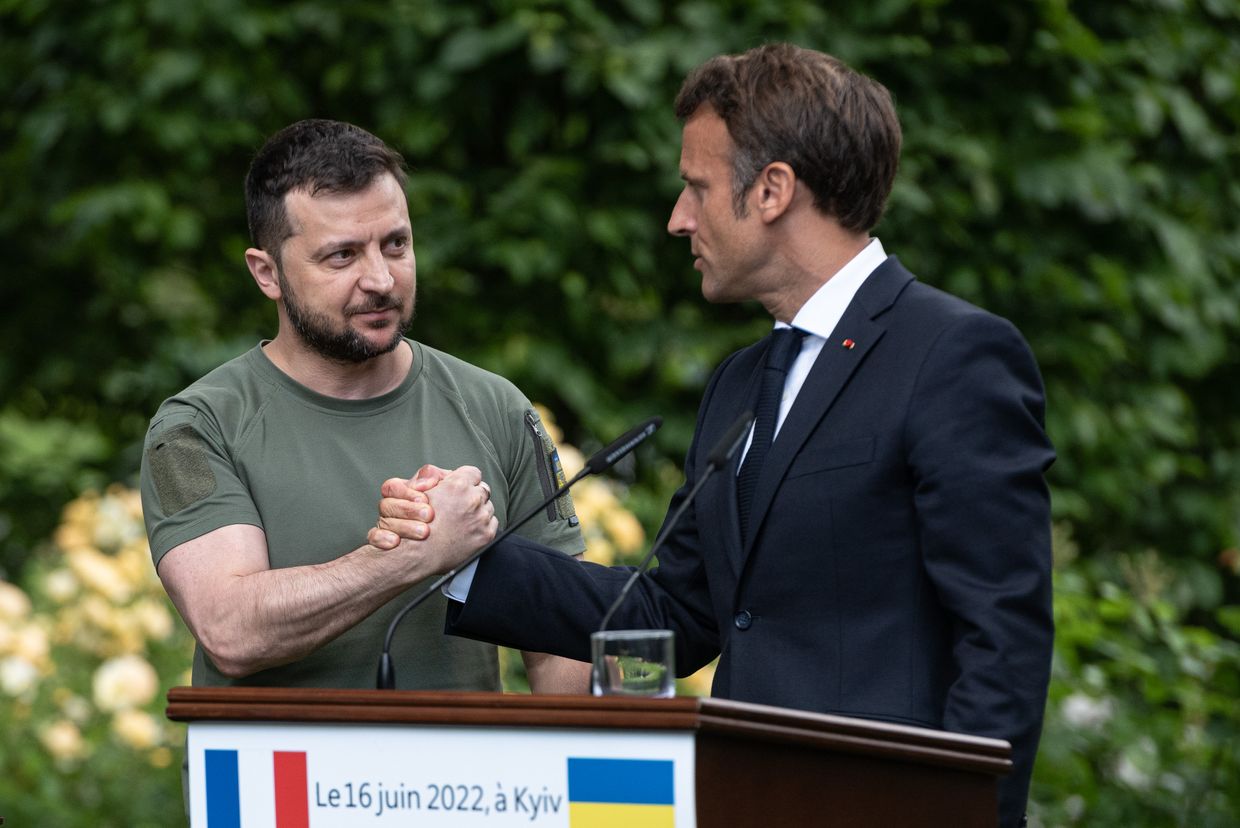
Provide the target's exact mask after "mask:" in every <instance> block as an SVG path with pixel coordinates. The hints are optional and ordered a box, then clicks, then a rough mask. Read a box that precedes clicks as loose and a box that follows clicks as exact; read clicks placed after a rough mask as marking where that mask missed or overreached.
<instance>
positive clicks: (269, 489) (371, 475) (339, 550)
mask: <svg viewBox="0 0 1240 828" xmlns="http://www.w3.org/2000/svg"><path fill="white" fill-rule="evenodd" d="M407 341H408V342H409V345H410V347H411V348H412V349H413V355H414V358H413V367H412V368H411V369H410V371H409V375H408V376H407V377H406V378H405V380H404V382H402V383H401V385H400V386H399V387H398V388H396V389H394V390H393V391H391V392H389V393H387V394H384V395H382V396H380V397H375V398H373V399H367V400H342V399H337V398H334V397H326V396H323V395H322V394H318V393H316V392H314V391H311V390H310V389H308V388H306V387H305V386H302V385H300V384H299V383H297V382H295V381H293V380H292V379H290V378H289V377H288V376H287V375H285V374H284V373H283V372H282V371H280V370H279V369H277V368H276V367H275V366H274V365H273V364H272V363H271V361H270V360H269V359H268V358H267V356H266V355H265V354H264V353H263V349H262V346H261V345H259V346H255V347H254V348H253V349H252V350H250V351H248V352H247V353H245V354H243V355H241V356H239V357H237V358H236V359H234V360H231V361H230V362H227V363H225V364H224V365H222V366H220V367H219V368H217V369H215V370H214V371H212V372H211V373H209V374H207V375H206V376H205V377H203V378H202V379H200V380H199V381H198V382H196V383H194V384H193V385H191V386H189V387H188V388H186V389H185V390H184V391H182V392H181V393H180V394H177V395H176V396H174V397H172V398H170V399H168V400H167V401H165V402H164V404H163V405H162V406H160V408H159V411H158V412H157V413H156V414H155V417H154V418H153V419H152V421H151V426H150V428H149V430H148V432H147V437H146V446H145V450H144V452H143V459H142V476H141V491H142V507H143V513H144V516H145V520H146V528H147V534H148V536H149V537H150V544H151V556H152V558H153V559H154V562H155V565H156V566H158V565H159V561H160V559H161V558H162V557H163V556H164V554H165V553H167V552H168V550H170V549H172V548H174V547H176V546H178V545H179V544H182V543H185V542H186V541H189V540H192V539H194V538H197V537H199V536H201V535H204V534H206V533H208V532H211V531H212V530H215V529H219V528H220V527H223V526H228V525H233V524H250V525H253V526H258V527H260V528H261V529H262V530H263V531H264V533H265V534H266V540H267V550H268V557H269V560H270V563H271V567H272V569H280V568H284V567H293V566H304V565H308V564H319V563H324V562H326V561H330V560H333V559H334V558H338V557H340V556H341V555H344V554H346V553H348V552H351V551H352V550H354V549H356V548H357V547H359V546H361V545H363V544H364V543H365V542H366V532H367V530H369V529H370V528H371V527H372V526H374V524H375V520H376V518H377V516H378V502H379V497H380V494H379V485H380V484H381V483H382V482H383V481H384V480H386V479H387V478H390V477H411V476H412V475H413V474H414V472H416V471H417V469H418V468H419V467H420V466H422V465H423V464H424V463H433V464H435V465H437V466H441V467H443V468H447V469H453V468H456V467H458V466H462V465H473V466H477V467H478V468H480V469H481V470H482V477H483V479H484V480H486V481H487V482H488V483H489V484H490V486H491V500H492V502H493V503H494V504H495V514H496V517H497V518H498V519H499V523H500V526H501V528H502V527H503V526H504V525H505V524H506V523H507V521H508V519H509V518H510V517H511V518H513V519H515V518H517V517H520V516H521V515H524V514H526V513H527V512H529V511H530V510H531V509H533V508H534V507H535V506H537V505H538V503H539V502H540V501H541V500H543V499H544V498H545V496H546V495H549V494H550V493H551V492H552V491H554V486H555V484H556V481H557V477H558V478H561V479H562V474H561V473H560V470H559V460H558V458H557V457H556V455H555V448H554V445H553V444H552V443H551V441H550V439H548V437H547V435H546V432H545V430H544V429H543V426H542V422H541V421H540V420H539V418H538V415H537V413H536V412H535V411H534V409H533V407H532V406H531V405H530V403H529V401H528V400H526V399H525V397H524V396H523V395H522V394H521V392H520V391H518V390H517V389H516V387H515V386H513V385H512V383H510V382H508V381H507V380H505V379H503V378H501V377H499V376H496V375H495V374H492V373H489V372H487V371H484V370H482V369H480V368H477V367H475V366H473V365H470V364H468V363H466V362H463V361H461V360H459V359H456V358H455V357H452V356H449V355H448V354H445V353H443V352H441V351H436V350H435V349H433V348H428V347H426V346H425V345H422V344H420V343H418V342H414V341H412V340H407ZM431 531H432V532H433V531H434V525H433V523H432V527H431ZM519 532H520V534H522V535H524V536H526V537H528V538H531V539H533V540H537V541H539V542H541V543H544V544H547V545H548V546H552V547H555V548H557V549H560V550H563V551H564V552H566V553H569V554H576V553H578V552H581V551H582V550H583V549H584V543H583V541H582V538H581V533H580V531H579V530H578V528H577V518H576V516H575V515H574V514H573V511H572V503H571V501H570V500H568V498H567V496H564V497H563V498H561V499H560V501H557V503H556V504H555V505H554V506H552V507H550V508H548V509H546V510H543V511H541V512H539V514H538V515H536V516H535V517H534V518H533V519H531V520H530V521H529V522H528V523H526V524H525V526H524V527H523V528H522V529H520V530H519ZM424 587H425V584H419V585H415V586H414V587H412V588H410V589H409V590H407V591H406V592H405V593H404V594H402V595H400V596H398V597H397V598H395V599H393V600H392V601H390V602H389V603H388V604H386V605H385V606H383V607H381V608H380V609H379V610H377V611H376V612H374V613H372V614H371V615H370V616H369V617H368V618H366V619H365V620H363V621H362V622H361V623H359V624H357V625H356V626H355V627H353V628H352V629H350V630H348V631H347V632H345V633H344V634H343V635H341V636H340V637H339V638H337V639H335V640H334V641H332V642H330V643H328V644H327V645H325V646H324V647H322V648H321V649H319V650H317V651H316V652H314V653H312V654H311V655H309V656H307V657H305V658H303V659H301V660H300V661H296V662H293V663H291V664H285V665H283V666H280V667H273V668H271V669H268V670H264V671H262V672H259V673H256V674H254V675H251V676H248V677H246V678H244V679H241V680H233V679H229V678H228V677H226V676H224V675H223V674H221V673H220V672H219V671H218V670H216V668H215V666H214V665H213V664H212V663H211V661H210V659H209V658H207V657H206V655H205V653H203V651H202V648H201V647H198V648H196V650H195V653H194V668H193V683H194V684H195V685H196V686H200V685H205V686H217V685H226V684H246V685H263V686H281V687H373V686H374V682H375V674H376V669H377V665H378V660H379V654H380V651H381V649H382V642H383V636H384V634H385V632H386V630H387V626H388V623H389V621H390V620H391V619H392V617H393V616H394V615H395V614H396V613H397V612H398V611H399V610H400V609H401V607H403V606H404V605H405V604H406V603H407V602H408V601H409V599H410V598H411V597H412V596H413V595H415V594H417V593H418V592H420V591H421V589H423V588H424ZM445 600H446V599H444V597H443V596H442V595H438V594H437V595H435V596H433V597H432V598H431V599H430V600H428V601H426V602H425V603H424V604H422V605H421V606H420V607H418V609H416V610H414V611H413V612H412V613H410V614H409V615H408V616H407V617H406V618H405V619H404V621H403V622H401V625H400V627H398V629H397V632H396V635H395V638H394V640H393V644H392V656H393V660H394V664H395V666H396V675H397V681H398V685H399V686H400V687H401V688H402V689H444V690H498V689H499V686H500V685H499V668H498V659H497V653H496V649H495V647H493V646H491V645H488V644H482V643H480V642H477V641H471V640H467V639H463V638H456V637H453V636H447V635H444V633H443V618H444V609H445V606H444V604H445ZM513 622H514V623H520V619H513Z"/></svg>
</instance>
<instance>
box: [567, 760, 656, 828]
mask: <svg viewBox="0 0 1240 828" xmlns="http://www.w3.org/2000/svg"><path fill="white" fill-rule="evenodd" d="M674 768H675V763H674V762H672V761H671V760H670V759H666V760H664V759H591V758H580V757H571V756H570V757H569V759H568V815H569V821H568V824H569V825H570V826H571V828H621V827H622V826H625V827H626V828H627V826H633V825H642V826H650V827H651V828H673V826H675V824H676V821H675V804H676V802H675V785H674V777H675V774H674Z"/></svg>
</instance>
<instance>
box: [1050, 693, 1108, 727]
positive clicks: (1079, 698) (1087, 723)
mask: <svg viewBox="0 0 1240 828" xmlns="http://www.w3.org/2000/svg"><path fill="white" fill-rule="evenodd" d="M1060 712H1061V713H1062V714H1063V719H1064V721H1065V722H1067V723H1068V724H1069V725H1071V726H1072V727H1075V728H1081V729H1084V730H1099V729H1101V727H1102V726H1103V725H1105V724H1106V723H1107V722H1108V721H1110V720H1111V716H1112V715H1113V714H1114V713H1115V705H1114V704H1112V702H1111V700H1110V699H1097V698H1094V697H1093V696H1088V695H1086V694H1084V693H1073V694H1072V695H1071V696H1068V697H1067V698H1066V699H1064V700H1063V704H1062V705H1061V706H1060Z"/></svg>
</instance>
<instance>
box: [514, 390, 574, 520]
mask: <svg viewBox="0 0 1240 828" xmlns="http://www.w3.org/2000/svg"><path fill="white" fill-rule="evenodd" d="M525 425H526V428H527V429H529V432H530V436H531V438H532V439H533V443H534V452H535V454H536V455H537V457H538V479H539V481H540V482H541V483H542V487H543V494H544V496H545V497H550V496H551V493H552V492H554V491H555V490H556V489H558V488H560V487H561V486H563V485H564V484H565V483H567V482H568V480H567V478H566V477H565V476H564V467H563V466H562V465H561V464H560V452H559V450H557V449H556V447H555V443H554V442H553V441H552V439H551V437H550V435H548V434H547V429H546V428H544V427H543V424H542V418H540V417H539V416H538V412H537V411H535V410H533V409H529V410H528V411H526V412H525ZM557 519H559V520H567V521H568V524H569V525H570V526H576V525H577V522H578V521H577V510H576V509H575V508H574V507H573V498H572V495H570V494H569V493H568V492H565V493H564V494H562V495H560V496H559V497H558V498H556V500H555V502H554V503H552V504H550V505H548V506H547V520H548V521H553V520H557Z"/></svg>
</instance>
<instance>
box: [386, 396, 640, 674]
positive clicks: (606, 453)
mask: <svg viewBox="0 0 1240 828" xmlns="http://www.w3.org/2000/svg"><path fill="white" fill-rule="evenodd" d="M661 425H663V418H662V417H651V418H650V419H649V420H646V422H644V423H642V424H641V425H639V426H637V427H635V428H632V429H629V430H628V431H626V432H625V433H624V434H621V435H620V436H619V437H617V438H616V439H615V440H613V441H612V442H611V443H610V444H608V445H607V446H605V447H603V448H602V449H599V450H598V451H596V452H595V453H594V454H593V455H591V457H590V459H589V460H587V461H586V462H585V465H584V466H583V467H582V469H581V471H579V472H578V473H577V474H576V476H574V477H573V479H572V480H570V481H568V482H567V483H565V484H564V485H563V486H560V487H559V488H558V489H556V490H555V491H554V492H552V493H551V495H550V496H549V497H548V498H547V499H546V500H544V501H543V502H542V503H540V504H538V506H536V507H535V508H533V509H531V510H530V511H529V512H528V513H527V514H524V515H522V516H521V517H520V519H518V520H516V521H514V522H513V523H510V524H508V526H507V527H505V528H504V531H503V532H500V534H499V535H498V536H496V537H495V539H493V540H492V541H491V542H490V543H488V544H487V545H485V546H483V547H482V548H481V549H479V550H478V551H476V552H474V553H473V554H472V555H470V556H469V557H468V558H466V559H465V560H463V561H461V562H460V563H459V564H457V565H456V566H455V567H453V568H452V569H451V570H449V571H448V572H446V573H444V574H443V575H441V576H440V577H439V578H438V579H436V581H435V582H434V583H433V584H431V585H430V586H429V587H427V588H426V590H425V591H423V592H422V593H421V594H419V595H417V596H415V597H414V598H413V600H412V601H410V602H409V603H408V604H406V605H405V607H404V609H402V610H401V611H400V612H398V613H396V616H395V617H394V618H393V619H392V623H390V624H388V628H387V635H385V636H384V638H383V654H382V655H380V656H379V675H378V678H377V679H376V681H375V686H376V687H378V688H379V689H380V690H392V689H395V687H396V667H395V665H394V664H393V663H392V636H393V635H395V633H396V627H397V626H398V625H399V624H400V622H401V621H402V620H403V619H404V617H405V616H406V615H408V614H409V613H410V612H411V611H412V610H413V609H415V608H416V607H417V606H419V605H420V604H421V603H422V602H423V601H425V600H426V599H427V598H429V597H431V596H432V595H434V594H435V592H436V591H437V590H438V589H439V588H440V587H442V586H443V585H444V584H446V583H448V581H450V580H452V579H453V578H455V577H456V576H457V574H458V573H459V572H460V571H461V570H462V569H464V568H465V567H467V566H469V565H470V564H471V563H473V562H474V561H476V560H478V559H479V558H481V557H482V556H483V555H484V554H486V553H487V552H489V551H490V550H491V548H492V547H493V546H495V545H496V544H498V543H499V542H500V541H502V540H504V539H505V538H507V537H508V536H509V535H511V534H512V533H513V532H515V531H516V530H517V529H519V528H521V527H522V526H523V525H525V524H526V523H528V522H529V520H530V519H531V518H533V517H534V515H536V514H538V513H539V512H541V511H543V510H544V509H546V508H547V507H548V506H550V505H551V504H552V503H553V502H554V501H556V500H557V499H559V498H560V497H562V496H563V495H564V493H565V492H567V491H568V490H569V489H571V488H572V487H573V486H574V485H576V483H577V482H578V481H579V480H581V479H582V478H585V477H589V476H590V475H592V474H600V473H602V472H605V471H607V470H608V469H610V468H611V467H612V466H614V465H615V464H616V462H617V461H619V460H620V458H622V457H624V456H625V455H626V454H628V453H629V452H630V451H632V450H633V449H635V448H637V446H638V445H639V444H641V443H642V442H643V441H644V440H646V438H648V437H649V436H650V435H651V434H654V433H655V432H656V431H658V430H659V426H661Z"/></svg>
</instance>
